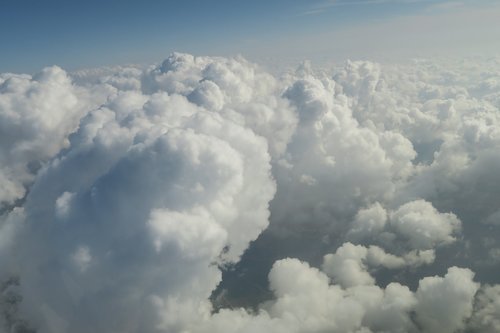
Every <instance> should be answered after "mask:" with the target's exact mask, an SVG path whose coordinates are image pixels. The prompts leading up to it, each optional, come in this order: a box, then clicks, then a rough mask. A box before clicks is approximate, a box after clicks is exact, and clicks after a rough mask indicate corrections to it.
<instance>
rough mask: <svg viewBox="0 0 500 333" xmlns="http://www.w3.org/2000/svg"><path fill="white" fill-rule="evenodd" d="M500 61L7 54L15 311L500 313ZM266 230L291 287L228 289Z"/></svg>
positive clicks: (387, 316)
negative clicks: (23, 59)
mask: <svg viewBox="0 0 500 333" xmlns="http://www.w3.org/2000/svg"><path fill="white" fill-rule="evenodd" d="M497 65H498V64H497V63H495V62H493V63H491V62H486V63H481V64H474V63H472V62H468V63H459V64H458V65H457V64H453V63H452V62H448V63H439V62H430V61H423V60H416V61H414V62H413V63H412V64H411V66H403V65H393V66H382V65H380V64H376V63H372V62H351V61H349V62H347V63H346V64H345V65H344V66H342V67H341V68H337V69H335V70H333V71H324V70H316V69H314V68H313V67H312V66H310V65H308V64H304V65H303V66H301V67H300V68H299V69H298V70H296V71H294V72H289V73H286V74H284V75H283V76H282V77H276V76H273V75H271V74H268V73H266V72H264V71H263V70H262V69H260V68H259V67H258V66H257V65H255V64H251V63H249V62H247V61H246V60H244V59H242V58H240V57H238V58H233V59H227V58H215V57H194V56H191V55H188V54H179V53H175V54H172V55H171V56H170V57H169V58H168V59H166V60H165V61H164V62H163V63H162V64H160V65H158V66H151V67H149V68H140V67H115V68H108V69H96V70H87V71H79V72H76V73H72V74H68V73H66V72H65V71H64V70H62V69H60V68H58V67H51V68H46V69H44V70H42V71H41V72H40V73H39V74H36V75H34V76H29V75H15V74H1V75H0V138H1V140H0V261H1V263H2V264H1V268H0V293H1V296H0V312H1V313H2V315H0V325H2V328H0V330H2V329H4V328H5V330H6V331H14V332H23V331H24V332H25V331H28V332H30V331H36V332H39V333H49V332H50V333H65V332H76V333H78V332H88V331H89V330H91V331H93V332H97V333H100V332H106V333H108V332H157V333H160V332H186V333H188V332H189V333H203V332H207V333H208V332H228V333H229V332H235V331H238V332H247V333H253V332H262V331H269V332H297V333H299V332H301V333H312V332H317V333H319V332H346V333H347V332H358V333H368V332H455V331H457V330H465V329H472V330H476V331H479V332H494V331H495V330H498V329H499V328H498V326H499V325H498V322H499V320H498V316H497V313H498V304H499V300H500V297H499V292H498V285H491V286H490V285H483V287H481V288H480V282H482V281H488V282H489V283H492V282H491V281H494V283H497V282H498V281H496V280H495V277H494V276H493V275H494V274H495V272H497V270H495V267H493V266H492V265H493V264H492V263H490V262H487V261H486V260H483V259H484V258H481V256H482V255H484V254H485V253H487V254H489V255H490V256H491V257H495V255H496V252H495V251H497V250H498V248H500V242H499V241H498V237H495V235H496V234H497V233H498V225H499V224H500V223H498V221H497V220H498V215H499V213H498V202H497V198H498V195H499V194H500V187H499V186H498V184H499V183H500V182H499V178H498V173H496V172H494V171H495V170H497V169H498V167H499V166H500V159H499V158H498V156H497V153H496V152H497V151H498V149H499V148H500V131H499V128H500V127H499V126H500V113H499V111H498V110H499V108H500V98H499V97H498V94H497V92H496V90H497V88H498V84H497V83H498V82H500V72H498V70H496V71H495V70H494V69H495V68H497V67H495V66H497ZM269 224H270V226H271V228H270V229H269V230H268V231H264V230H266V228H267V227H268V225H269ZM262 232H265V233H266V237H269V238H268V240H271V241H270V243H271V244H272V245H271V246H268V247H267V248H266V251H268V253H266V256H269V257H272V258H278V259H280V258H285V259H281V260H277V261H276V262H274V265H273V266H272V268H271V269H270V271H269V275H268V280H269V286H266V285H264V284H263V285H261V286H259V287H260V288H263V289H264V288H267V287H268V288H269V291H270V292H271V294H272V295H271V296H272V297H270V298H269V299H267V300H265V301H264V302H262V303H259V302H255V303H253V304H247V305H251V306H252V307H253V309H254V310H249V309H244V308H231V307H227V308H221V309H218V308H217V309H214V307H213V305H212V303H211V302H210V300H209V298H210V296H211V295H212V293H213V292H214V291H216V288H217V286H218V285H219V284H221V285H222V288H224V287H225V286H224V281H222V272H223V271H224V270H227V271H229V272H231V270H232V269H236V268H235V267H237V266H234V265H235V264H236V263H238V262H239V261H240V258H242V255H243V254H244V253H245V251H247V250H249V249H250V250H251V249H252V246H254V245H251V244H252V241H255V244H257V245H258V242H259V240H258V239H257V238H258V236H259V235H260V234H261V233H262ZM306 232H310V233H309V234H308V235H313V237H303V236H304V235H303V234H302V233H304V234H305V233H306ZM256 239H257V240H256ZM280 242H281V243H280ZM257 245H255V246H257ZM282 245H283V246H282ZM290 249H293V250H290ZM250 250H249V251H250ZM291 252H293V254H294V255H295V256H298V257H299V258H300V259H301V260H299V259H293V258H288V257H290V253H291ZM307 258H311V260H310V262H309V263H308V262H307V261H306V259H307ZM321 258H323V261H322V263H321V262H320V261H321ZM478 258H479V259H481V260H476V259H478ZM492 262H494V260H493V261H492ZM238 265H240V268H239V269H241V271H240V272H237V273H238V274H240V276H243V278H244V275H245V273H246V272H247V271H248V270H251V269H254V270H261V271H263V270H266V274H267V270H268V267H264V266H259V265H260V261H259V260H256V261H255V262H253V263H250V264H249V263H248V262H246V261H245V257H243V260H242V261H241V262H240V263H239V264H238ZM245 265H247V266H245ZM315 266H316V267H321V269H318V268H316V267H315ZM455 266H460V267H467V266H468V267H470V269H468V268H457V267H455ZM241 267H243V268H241ZM448 267H451V268H449V269H448V273H446V274H445V275H444V276H442V275H443V272H444V271H445V270H446V269H447V268H448ZM473 270H474V271H477V274H476V275H475V274H474V273H473ZM435 274H437V275H436V276H432V275H435ZM429 275H431V276H429ZM256 283H257V282H256ZM405 284H407V285H405ZM417 285H418V287H417ZM478 290H479V293H478V294H477V296H476V292H477V291H478ZM230 293H231V291H230V290H229V292H228V294H230Z"/></svg>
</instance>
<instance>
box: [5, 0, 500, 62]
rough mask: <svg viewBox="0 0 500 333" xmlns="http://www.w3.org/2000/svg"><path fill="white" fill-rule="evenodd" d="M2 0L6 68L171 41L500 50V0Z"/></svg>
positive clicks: (200, 49)
mask: <svg viewBox="0 0 500 333" xmlns="http://www.w3.org/2000/svg"><path fill="white" fill-rule="evenodd" d="M0 6H1V7H0V8H1V10H0V41H1V42H2V45H3V47H2V52H1V53H0V71H2V72H5V71H13V72H32V71H36V70H38V69H40V68H42V67H43V66H47V65H52V64H58V65H60V66H63V67H64V68H67V69H76V68H85V67H92V66H103V65H111V64H120V63H149V62H153V61H157V60H158V59H162V58H164V56H165V55H166V54H168V53H170V52H172V51H182V52H190V53H194V54H205V55H206V54H212V55H233V54H238V53H241V54H243V55H245V56H247V57H249V58H250V59H254V60H257V61H258V60H260V59H261V58H266V57H278V58H279V59H281V60H282V59H283V58H284V56H286V57H297V58H302V57H307V58H312V59H316V58H325V57H339V58H345V57H351V58H363V57H374V56H381V57H384V56H399V55H403V56H414V55H421V54H426V53H429V52H434V53H442V52H449V53H456V52H460V53H467V54H470V53H475V54H483V53H488V52H489V53H495V52H497V51H498V49H499V47H498V45H497V44H498V43H496V41H497V40H498V37H499V36H500V23H498V21H499V20H498V17H499V16H498V15H500V6H499V5H498V2H497V1H491V0H477V1H440V0H337V1H327V0H314V1H300V0H287V1H285V0H272V1H261V0H257V1H228V0H221V1H201V0H186V1H152V0H147V1H117V0H110V1H96V0H89V1H81V2H77V1H58V0H50V1H33V0H20V1H1V4H0ZM465 29H467V30H465ZM409 40H410V41H411V42H408V41H409ZM464 45H466V47H464ZM443 46H445V47H443ZM472 46H474V47H473V49H472V50H471V47H472Z"/></svg>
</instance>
